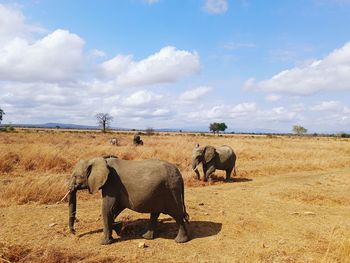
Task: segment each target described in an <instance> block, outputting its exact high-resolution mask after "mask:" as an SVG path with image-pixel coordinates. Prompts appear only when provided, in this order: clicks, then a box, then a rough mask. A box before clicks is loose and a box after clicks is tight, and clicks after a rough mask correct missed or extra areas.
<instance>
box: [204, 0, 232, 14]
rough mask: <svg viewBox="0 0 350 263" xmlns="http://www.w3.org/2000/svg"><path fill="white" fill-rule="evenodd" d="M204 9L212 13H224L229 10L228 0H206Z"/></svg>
mask: <svg viewBox="0 0 350 263" xmlns="http://www.w3.org/2000/svg"><path fill="white" fill-rule="evenodd" d="M203 9H204V10H205V11H206V12H208V13H210V14H222V13H226V12H227V10H228V2H227V0H205V3H204V6H203Z"/></svg>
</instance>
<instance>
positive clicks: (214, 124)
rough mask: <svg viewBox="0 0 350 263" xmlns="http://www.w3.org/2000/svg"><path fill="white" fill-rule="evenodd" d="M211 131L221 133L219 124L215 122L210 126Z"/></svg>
mask: <svg viewBox="0 0 350 263" xmlns="http://www.w3.org/2000/svg"><path fill="white" fill-rule="evenodd" d="M209 130H210V131H212V132H213V133H214V134H215V133H216V132H218V131H219V123H217V122H213V123H210V124H209Z"/></svg>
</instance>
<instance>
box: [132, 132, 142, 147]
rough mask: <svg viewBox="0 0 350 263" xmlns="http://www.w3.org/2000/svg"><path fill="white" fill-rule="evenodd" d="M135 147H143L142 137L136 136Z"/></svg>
mask: <svg viewBox="0 0 350 263" xmlns="http://www.w3.org/2000/svg"><path fill="white" fill-rule="evenodd" d="M133 143H134V145H143V141H142V140H141V137H140V135H138V134H135V135H134V139H133Z"/></svg>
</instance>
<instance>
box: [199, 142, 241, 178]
mask: <svg viewBox="0 0 350 263" xmlns="http://www.w3.org/2000/svg"><path fill="white" fill-rule="evenodd" d="M200 163H202V166H203V173H204V181H205V182H206V181H208V179H211V178H210V175H211V174H213V173H214V172H215V170H216V169H218V170H225V171H226V180H229V179H230V177H231V173H232V171H234V175H236V169H235V166H236V154H235V153H234V151H233V150H232V148H231V147H230V146H228V145H223V146H220V147H217V148H214V147H213V146H210V145H206V146H199V144H197V145H196V146H195V147H194V149H193V151H192V169H193V170H194V172H195V173H196V174H197V179H198V180H200V174H199V171H198V165H199V164H200Z"/></svg>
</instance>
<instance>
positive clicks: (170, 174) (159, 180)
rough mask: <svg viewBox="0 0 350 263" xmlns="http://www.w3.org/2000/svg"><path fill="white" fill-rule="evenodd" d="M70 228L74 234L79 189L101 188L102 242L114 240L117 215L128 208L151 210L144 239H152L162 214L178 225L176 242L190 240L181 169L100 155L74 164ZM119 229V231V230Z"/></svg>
mask: <svg viewBox="0 0 350 263" xmlns="http://www.w3.org/2000/svg"><path fill="white" fill-rule="evenodd" d="M68 187H69V194H68V200H69V229H70V232H71V233H72V234H75V230H74V222H75V215H76V205H77V196H76V193H77V190H81V189H88V190H89V192H90V193H96V192H98V191H99V190H100V189H101V190H102V219H103V235H104V236H103V239H102V240H101V244H102V245H107V244H111V243H113V241H114V240H113V238H112V229H114V230H116V228H117V225H116V224H117V223H115V222H114V220H115V218H116V217H117V216H118V215H119V214H120V213H121V212H122V211H123V210H124V209H125V208H128V209H131V210H133V211H136V212H139V213H150V215H151V217H150V221H149V224H148V229H147V232H146V233H145V234H144V235H143V237H144V238H145V239H153V238H154V237H155V231H156V226H157V219H158V217H159V214H160V213H163V214H167V215H170V216H171V217H173V218H174V219H175V221H176V223H177V225H178V227H179V230H178V234H177V236H176V238H175V241H176V242H178V243H182V242H186V241H188V240H189V237H188V234H187V229H186V224H185V223H186V222H188V217H189V216H188V214H187V212H186V206H185V199H184V181H183V179H182V176H181V173H180V171H179V170H178V169H177V167H176V166H175V165H173V164H171V163H168V162H166V161H160V160H142V161H131V160H121V159H118V158H115V157H113V156H112V157H111V156H106V157H105V158H103V157H97V158H94V159H91V160H81V161H80V162H79V163H78V164H77V165H76V167H75V169H74V171H73V173H72V176H71V179H70V182H69V186H68ZM116 231H117V230H116Z"/></svg>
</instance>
